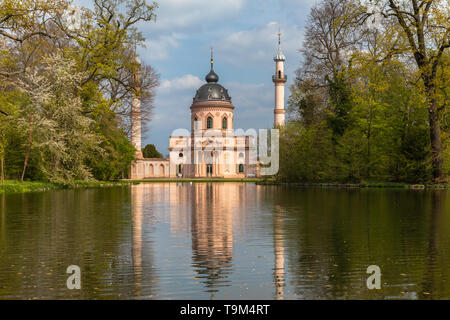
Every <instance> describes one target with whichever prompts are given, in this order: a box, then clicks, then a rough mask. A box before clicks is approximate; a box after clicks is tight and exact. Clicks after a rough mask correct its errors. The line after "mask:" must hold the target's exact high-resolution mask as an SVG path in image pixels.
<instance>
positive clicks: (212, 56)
mask: <svg viewBox="0 0 450 320" xmlns="http://www.w3.org/2000/svg"><path fill="white" fill-rule="evenodd" d="M213 67H214V51H213V47H211V70H213Z"/></svg>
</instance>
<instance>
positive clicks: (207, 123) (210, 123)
mask: <svg viewBox="0 0 450 320" xmlns="http://www.w3.org/2000/svg"><path fill="white" fill-rule="evenodd" d="M212 126H213V119H212V118H211V117H208V119H206V129H212Z"/></svg>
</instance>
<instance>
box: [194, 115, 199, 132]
mask: <svg viewBox="0 0 450 320" xmlns="http://www.w3.org/2000/svg"><path fill="white" fill-rule="evenodd" d="M194 130H198V119H197V117H195V118H194Z"/></svg>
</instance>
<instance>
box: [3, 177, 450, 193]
mask: <svg viewBox="0 0 450 320" xmlns="http://www.w3.org/2000/svg"><path fill="white" fill-rule="evenodd" d="M180 182H181V183H188V182H189V183H215V182H245V183H256V184H257V185H260V186H285V187H289V186H292V187H313V188H338V189H366V188H367V189H369V188H370V189H381V188H385V189H387V188H391V189H411V190H425V189H427V190H448V189H450V184H409V183H400V182H363V183H338V182H328V183H325V182H324V183H318V182H280V181H276V180H262V179H255V178H252V179H202V178H199V179H187V178H186V179H183V178H180V179H141V180H128V179H124V180H120V181H76V182H75V183H74V184H67V185H65V184H58V183H52V182H42V181H24V182H19V181H16V180H5V183H4V185H3V186H2V185H1V184H0V194H9V193H28V192H43V191H53V190H64V189H89V188H105V187H118V186H130V185H136V184H140V183H180Z"/></svg>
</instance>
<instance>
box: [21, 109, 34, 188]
mask: <svg viewBox="0 0 450 320" xmlns="http://www.w3.org/2000/svg"><path fill="white" fill-rule="evenodd" d="M32 137H33V116H32V117H31V118H30V129H29V132H28V142H27V151H26V153H25V162H24V164H23V171H22V177H21V178H20V181H21V182H23V178H24V176H25V171H26V170H27V164H28V158H29V157H30V150H31V140H32Z"/></svg>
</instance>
